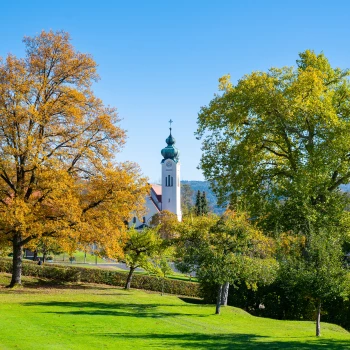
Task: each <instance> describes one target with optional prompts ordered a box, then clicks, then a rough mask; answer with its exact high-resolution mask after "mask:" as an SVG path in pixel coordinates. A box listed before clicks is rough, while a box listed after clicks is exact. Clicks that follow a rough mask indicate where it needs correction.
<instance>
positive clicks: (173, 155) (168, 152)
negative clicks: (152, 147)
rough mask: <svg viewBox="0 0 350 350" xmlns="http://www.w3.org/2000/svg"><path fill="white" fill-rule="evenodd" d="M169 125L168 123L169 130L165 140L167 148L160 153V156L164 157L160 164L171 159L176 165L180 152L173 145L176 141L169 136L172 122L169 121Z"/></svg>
mask: <svg viewBox="0 0 350 350" xmlns="http://www.w3.org/2000/svg"><path fill="white" fill-rule="evenodd" d="M169 123H170V128H169V130H170V135H169V136H168V138H167V139H166V140H165V142H166V143H167V146H166V147H165V148H163V149H162V151H161V154H162V156H163V157H164V159H163V160H162V163H163V162H164V161H165V160H166V159H172V160H173V161H174V162H175V163H177V162H178V161H179V155H180V152H179V150H178V149H177V148H176V147H174V144H175V142H176V141H175V138H174V137H173V135H172V134H171V123H173V121H172V120H171V119H170V120H169Z"/></svg>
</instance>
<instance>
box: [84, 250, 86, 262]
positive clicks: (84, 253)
mask: <svg viewBox="0 0 350 350" xmlns="http://www.w3.org/2000/svg"><path fill="white" fill-rule="evenodd" d="M84 264H86V252H84Z"/></svg>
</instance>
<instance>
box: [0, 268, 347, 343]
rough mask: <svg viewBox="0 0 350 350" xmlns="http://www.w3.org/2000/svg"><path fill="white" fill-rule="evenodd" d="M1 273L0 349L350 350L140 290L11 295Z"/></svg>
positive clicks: (45, 288)
mask: <svg viewBox="0 0 350 350" xmlns="http://www.w3.org/2000/svg"><path fill="white" fill-rule="evenodd" d="M9 278H10V276H9V275H5V274H0V349H6V350H7V349H21V350H26V349H45V350H46V349H65V350H66V349H84V350H85V349H137V350H141V349H219V350H220V349H262V350H267V349H269V350H270V349H324V350H326V349H337V350H338V349H340V350H341V349H350V334H349V333H348V332H346V331H345V330H343V329H342V328H341V327H338V326H335V325H331V324H324V323H323V324H322V333H323V336H322V337H321V338H319V339H317V338H316V337H314V332H315V325H314V323H313V322H292V321H276V320H271V319H263V318H257V317H253V316H251V315H249V314H247V313H246V312H244V311H242V310H240V309H236V308H233V307H226V308H223V312H222V315H220V316H217V315H214V314H213V313H214V306H213V305H201V304H193V303H188V302H185V301H183V300H181V299H179V298H178V297H175V296H168V295H167V296H160V295H159V294H155V293H147V292H144V291H139V290H132V291H125V290H123V289H120V288H117V287H110V286H103V285H88V284H70V285H65V284H63V285H51V284H50V282H45V281H38V280H37V279H34V278H28V277H25V278H24V288H21V289H17V290H8V289H6V288H5V287H4V286H5V285H6V284H8V282H9Z"/></svg>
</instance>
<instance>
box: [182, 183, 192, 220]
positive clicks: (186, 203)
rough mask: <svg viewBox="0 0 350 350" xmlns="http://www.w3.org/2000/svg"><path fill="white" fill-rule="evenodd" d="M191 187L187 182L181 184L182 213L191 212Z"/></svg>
mask: <svg viewBox="0 0 350 350" xmlns="http://www.w3.org/2000/svg"><path fill="white" fill-rule="evenodd" d="M192 197H193V189H192V187H191V186H190V185H189V184H187V183H182V184H181V211H182V214H183V215H188V214H189V213H191V211H192V208H193V199H192Z"/></svg>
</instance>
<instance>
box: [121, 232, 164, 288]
mask: <svg viewBox="0 0 350 350" xmlns="http://www.w3.org/2000/svg"><path fill="white" fill-rule="evenodd" d="M161 244H162V239H161V238H160V236H159V233H158V227H156V228H144V229H143V230H136V229H135V228H134V227H132V228H130V230H129V231H128V238H127V241H126V244H125V247H124V254H125V262H126V265H127V266H129V274H128V277H127V280H126V284H125V289H130V285H131V281H132V276H133V273H134V271H135V270H136V269H137V268H138V267H140V268H143V269H145V270H147V271H152V270H153V268H154V266H153V264H152V259H153V258H155V257H156V256H157V254H158V253H159V250H160V246H161Z"/></svg>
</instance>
